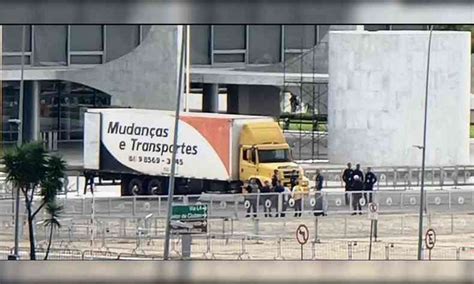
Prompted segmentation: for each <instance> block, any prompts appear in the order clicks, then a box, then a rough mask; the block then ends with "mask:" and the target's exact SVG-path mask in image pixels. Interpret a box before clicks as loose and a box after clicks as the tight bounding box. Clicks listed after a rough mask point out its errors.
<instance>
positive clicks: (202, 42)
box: [190, 25, 211, 65]
mask: <svg viewBox="0 0 474 284" xmlns="http://www.w3.org/2000/svg"><path fill="white" fill-rule="evenodd" d="M190 37H191V44H190V49H191V64H202V65H206V64H211V60H210V52H209V42H210V37H211V27H210V26H202V25H192V26H191V34H190Z"/></svg>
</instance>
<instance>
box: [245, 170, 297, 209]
mask: <svg viewBox="0 0 474 284" xmlns="http://www.w3.org/2000/svg"><path fill="white" fill-rule="evenodd" d="M298 178H299V175H298V172H297V171H296V170H293V172H292V174H291V177H290V187H286V186H284V185H283V183H282V181H281V177H280V173H279V171H278V170H274V172H273V175H272V178H271V180H265V181H264V182H263V185H262V186H259V184H258V183H257V181H256V180H255V179H250V180H249V181H248V183H247V184H244V186H243V192H244V193H263V194H262V195H260V198H259V199H260V204H262V205H263V208H264V216H265V217H273V216H272V209H273V208H274V209H275V213H276V215H275V217H285V212H286V209H287V207H288V203H289V200H290V197H291V198H293V200H294V201H295V204H294V208H295V217H299V216H301V209H302V199H303V194H304V192H303V189H302V188H301V187H300V185H299V182H298ZM290 188H291V189H290ZM270 193H282V196H283V200H282V208H281V212H280V213H278V209H277V208H278V195H272V194H270ZM257 197H258V196H257V195H247V196H246V201H248V204H249V205H248V208H247V215H246V217H252V216H253V217H256V216H257V203H258V198H257Z"/></svg>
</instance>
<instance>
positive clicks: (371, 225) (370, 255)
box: [369, 220, 374, 260]
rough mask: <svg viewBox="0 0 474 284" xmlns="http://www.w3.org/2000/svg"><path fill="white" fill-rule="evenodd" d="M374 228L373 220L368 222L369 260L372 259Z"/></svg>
mask: <svg viewBox="0 0 474 284" xmlns="http://www.w3.org/2000/svg"><path fill="white" fill-rule="evenodd" d="M373 228H374V220H370V240H369V260H370V259H371V258H372V235H373Z"/></svg>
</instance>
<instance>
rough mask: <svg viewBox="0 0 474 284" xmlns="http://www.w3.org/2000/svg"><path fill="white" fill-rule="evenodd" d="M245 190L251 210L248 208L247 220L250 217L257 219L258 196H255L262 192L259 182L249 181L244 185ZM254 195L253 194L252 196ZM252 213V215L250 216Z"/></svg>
mask: <svg viewBox="0 0 474 284" xmlns="http://www.w3.org/2000/svg"><path fill="white" fill-rule="evenodd" d="M244 188H245V193H246V196H245V201H247V200H248V201H249V204H250V206H249V208H247V215H246V216H245V217H246V218H249V217H251V216H252V217H254V218H255V217H257V196H256V195H255V194H256V193H258V192H259V191H260V189H259V187H258V184H257V182H256V181H255V179H251V180H249V182H248V183H247V185H244ZM252 193H253V194H252ZM251 212H252V214H250V213H251Z"/></svg>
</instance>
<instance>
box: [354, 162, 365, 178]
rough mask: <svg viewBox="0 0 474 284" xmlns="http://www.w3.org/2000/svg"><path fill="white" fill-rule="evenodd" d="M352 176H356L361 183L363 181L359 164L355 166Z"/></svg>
mask: <svg viewBox="0 0 474 284" xmlns="http://www.w3.org/2000/svg"><path fill="white" fill-rule="evenodd" d="M353 175H354V176H358V177H359V179H360V180H361V181H364V173H363V172H362V170H361V169H360V164H357V165H356V168H355V170H354V174H353Z"/></svg>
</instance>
